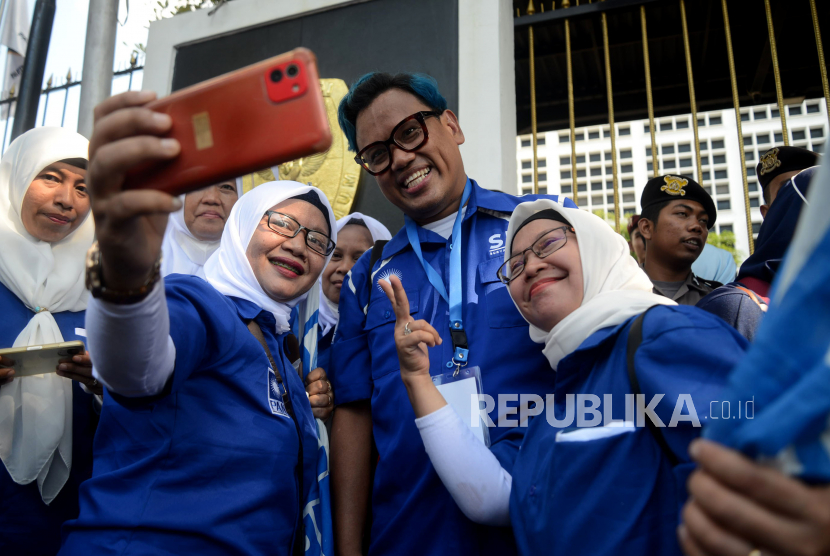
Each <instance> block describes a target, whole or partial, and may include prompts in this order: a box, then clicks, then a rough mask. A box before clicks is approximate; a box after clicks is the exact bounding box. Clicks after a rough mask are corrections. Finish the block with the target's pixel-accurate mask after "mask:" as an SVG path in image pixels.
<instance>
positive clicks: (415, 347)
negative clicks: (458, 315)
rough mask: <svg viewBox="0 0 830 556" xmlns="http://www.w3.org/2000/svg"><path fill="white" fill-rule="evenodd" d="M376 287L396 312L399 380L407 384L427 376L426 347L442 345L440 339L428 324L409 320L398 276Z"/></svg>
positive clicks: (407, 301) (382, 281)
mask: <svg viewBox="0 0 830 556" xmlns="http://www.w3.org/2000/svg"><path fill="white" fill-rule="evenodd" d="M378 285H379V286H380V287H381V289H382V290H383V293H385V294H386V297H388V298H389V301H390V302H391V303H392V308H393V309H394V310H395V319H396V322H395V346H396V347H397V348H398V359H399V360H400V363H401V378H403V379H404V382H406V381H407V379H410V378H414V377H416V376H426V377H429V354H428V353H427V347H435V346H437V345H441V343H442V340H441V336H440V335H439V334H438V332H437V331H436V330H435V328H433V327H432V325H430V324H429V323H428V322H427V321H425V320H412V317H411V316H410V315H409V299H407V297H406V292H405V291H404V290H403V285H402V284H401V281H400V279H398V277H397V276H394V275H393V276H390V277H389V281H388V282H387V281H386V280H379V281H378Z"/></svg>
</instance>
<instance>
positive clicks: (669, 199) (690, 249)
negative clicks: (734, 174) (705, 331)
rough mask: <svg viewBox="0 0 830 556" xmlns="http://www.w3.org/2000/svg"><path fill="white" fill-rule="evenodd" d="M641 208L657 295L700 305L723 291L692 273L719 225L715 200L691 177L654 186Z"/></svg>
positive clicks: (646, 191) (662, 179)
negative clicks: (707, 239) (707, 297)
mask: <svg viewBox="0 0 830 556" xmlns="http://www.w3.org/2000/svg"><path fill="white" fill-rule="evenodd" d="M640 205H641V206H642V210H643V212H642V216H641V217H640V220H639V221H638V222H637V226H638V227H639V229H640V233H641V234H642V236H643V238H645V240H646V261H645V266H644V267H643V270H645V271H646V274H648V277H649V278H650V279H651V282H652V284H654V293H656V294H659V295H663V296H665V297H668V298H670V299H673V300H674V301H676V302H677V303H679V304H681V305H695V304H696V303H697V302H698V301H700V300H701V299H702V298H703V297H704V296H705V295H706V294H708V293H709V292H711V291H712V290H714V289H715V288H717V287H719V286H720V285H721V284H720V283H718V282H714V281H711V280H704V279H702V278H698V277H697V276H695V275H694V273H693V272H692V263H694V262H695V261H696V260H697V258H698V257H699V256H700V254H701V253H702V252H703V246H704V245H706V238H707V237H708V236H709V228H711V227H712V226H714V224H715V220H716V219H717V211H716V210H715V203H714V201H712V197H711V196H710V195H709V194H708V193H707V192H706V190H705V189H703V188H702V187H701V186H700V184H698V183H697V182H696V181H694V180H693V179H692V178H690V177H689V176H681V175H674V174H671V175H665V176H659V177H656V178H653V179H651V180H649V181H648V183H647V184H646V187H645V189H644V190H643V195H642V197H640Z"/></svg>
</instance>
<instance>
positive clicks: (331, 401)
mask: <svg viewBox="0 0 830 556" xmlns="http://www.w3.org/2000/svg"><path fill="white" fill-rule="evenodd" d="M326 396H328V397H329V405H332V404H334V398H332V397H331V394H326Z"/></svg>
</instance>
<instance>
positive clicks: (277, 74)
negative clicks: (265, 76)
mask: <svg viewBox="0 0 830 556" xmlns="http://www.w3.org/2000/svg"><path fill="white" fill-rule="evenodd" d="M271 81H273V82H274V83H279V82H280V81H282V70H280V69H275V70H274V71H272V72H271Z"/></svg>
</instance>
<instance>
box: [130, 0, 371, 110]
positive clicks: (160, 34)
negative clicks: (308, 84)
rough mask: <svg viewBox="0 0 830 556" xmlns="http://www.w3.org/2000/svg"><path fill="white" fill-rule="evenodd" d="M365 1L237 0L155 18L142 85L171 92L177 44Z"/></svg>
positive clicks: (167, 92)
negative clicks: (159, 18)
mask: <svg viewBox="0 0 830 556" xmlns="http://www.w3.org/2000/svg"><path fill="white" fill-rule="evenodd" d="M365 1H367V0H234V1H233V2H228V3H227V4H224V5H222V7H220V8H219V9H218V10H217V11H216V13H214V14H213V15H208V12H209V11H210V10H209V9H202V10H197V11H195V12H190V13H185V14H181V15H177V16H176V17H171V18H167V19H162V20H160V21H154V22H152V23H151V24H150V33H149V36H148V37H147V53H146V57H145V63H144V85H143V89H144V90H149V91H155V92H156V93H158V94H159V96H162V95H168V94H170V85H171V83H172V81H173V65H174V62H175V58H176V47H179V46H184V45H186V44H192V43H196V42H201V41H205V40H208V39H213V38H216V37H219V36H222V35H228V34H231V33H234V32H237V31H240V30H242V29H247V28H251V27H259V26H261V25H267V24H270V23H274V22H275V21H279V20H283V19H291V18H293V17H297V16H300V15H305V14H308V13H314V12H320V11H325V10H328V9H331V8H334V7H337V6H341V5H345V4H357V3H359V2H365Z"/></svg>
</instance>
